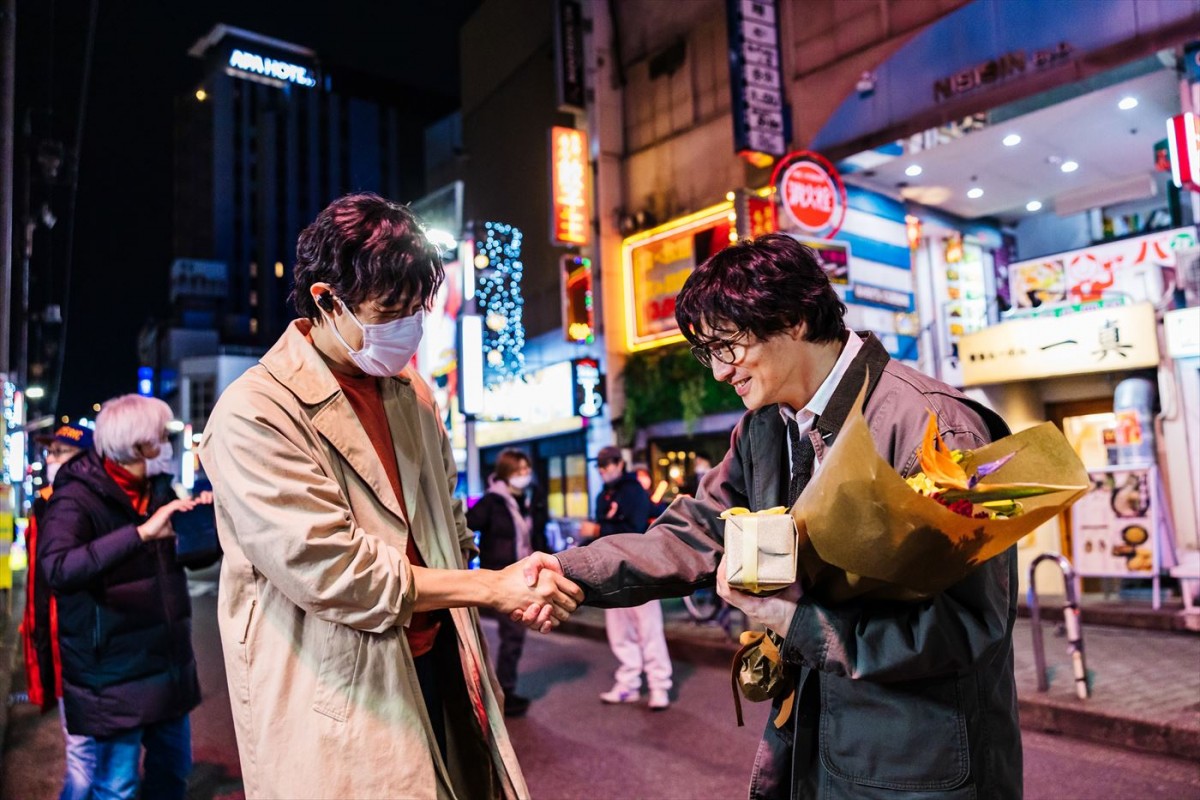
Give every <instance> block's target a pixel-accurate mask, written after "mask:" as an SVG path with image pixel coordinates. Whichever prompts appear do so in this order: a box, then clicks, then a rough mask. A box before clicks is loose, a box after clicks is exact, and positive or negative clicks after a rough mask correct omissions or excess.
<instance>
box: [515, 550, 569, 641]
mask: <svg viewBox="0 0 1200 800" xmlns="http://www.w3.org/2000/svg"><path fill="white" fill-rule="evenodd" d="M518 563H519V564H520V566H521V570H522V573H523V574H524V576H525V584H526V585H527V586H530V587H535V586H538V585H540V584H541V583H542V582H543V581H545V580H547V579H554V580H558V581H560V582H563V583H566V584H569V585H570V586H571V587H573V588H574V589H575V591H577V592H578V595H572V596H573V597H575V599H577V600H578V601H579V602H583V590H582V589H580V588H579V587H578V586H576V585H575V584H574V583H573V582H571V581H569V580H567V579H566V577H564V576H563V568H562V564H560V563H559V562H558V559H557V558H555V557H554V556H552V555H550V554H549V553H540V552H539V553H534V554H533V555H530V556H528V557H526V558H525V559H524V560H523V561H520V562H518ZM554 611H555V609H554V607H553V606H552V605H550V604H543V603H530V604H529V606H527V607H526V608H525V609H524V610H522V609H519V608H518V609H516V610H515V611H513V612H512V614H511V615H510V617H511V619H512V621H513V622H520V623H523V624H524V625H525V626H526V627H529V628H532V629H533V630H536V631H540V632H542V633H549V632H550V629H551V628H553V627H554V626H556V625H558V623H559V621H560V620H559V619H558V618H556V615H555V613H554Z"/></svg>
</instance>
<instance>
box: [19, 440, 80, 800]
mask: <svg viewBox="0 0 1200 800" xmlns="http://www.w3.org/2000/svg"><path fill="white" fill-rule="evenodd" d="M38 444H40V445H42V446H43V447H45V448H46V457H45V464H46V471H45V476H46V477H45V484H44V485H43V486H42V487H41V488H40V489H39V490H38V492H37V495H36V496H35V498H34V501H33V513H32V515H31V516H30V519H29V527H28V528H26V529H25V548H26V552H27V554H28V558H29V564H28V570H27V575H26V579H25V612H24V615H23V616H22V619H21V637H22V642H23V645H24V647H23V651H24V653H25V679H26V687H27V691H28V693H29V702H30V703H33V704H34V705H36V706H40V707H41V708H42V710H43V711H49V710H50V709H53V708H55V707H56V704H57V708H58V713H59V717H60V719H61V720H62V726H63V734H64V739H65V741H66V751H67V752H66V765H67V768H66V774H65V776H64V779H63V790H62V794H61V795H60V800H75V798H81V799H82V798H86V797H87V796H88V792H89V779H90V775H91V768H90V765H91V763H92V762H93V760H94V759H93V758H92V756H91V753H90V752H89V750H88V747H87V741H86V739H84V738H83V737H78V736H72V735H71V734H70V733H69V732H68V731H67V718H66V715H65V713H64V712H63V703H62V658H61V653H60V651H59V646H58V602H57V601H56V600H55V599H54V594H53V592H51V591H50V584H49V583H48V582H47V581H46V580H45V577H44V576H43V575H42V571H41V563H42V562H41V559H40V558H39V537H38V531H39V530H40V529H42V528H43V527H44V522H43V518H44V517H45V513H46V506H47V505H48V504H49V502H50V496H51V495H52V494H53V492H54V478H55V477H56V476H57V475H58V470H59V468H60V467H62V465H63V464H66V463H67V462H68V461H70V460H71V459H73V458H75V457H76V456H78V455H79V454H81V453H83V452H85V451H88V450H91V449H92V431H91V429H90V428H87V427H86V426H83V425H75V424H72V423H66V424H63V425H62V426H60V427H59V428H58V429H56V430H55V431H54V433H53V434H51V435H50V436H49V437H47V438H45V439H39V440H38Z"/></svg>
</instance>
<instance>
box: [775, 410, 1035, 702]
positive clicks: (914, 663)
mask: <svg viewBox="0 0 1200 800" xmlns="http://www.w3.org/2000/svg"><path fill="white" fill-rule="evenodd" d="M942 435H943V438H944V439H945V440H946V443H947V444H948V445H950V447H951V448H962V449H973V448H976V447H980V446H981V445H983V444H984V443H986V442H987V439H986V438H984V437H982V436H980V435H979V434H977V433H976V432H975V431H974V430H971V428H970V426H968V427H961V428H957V429H950V430H949V431H947V432H944V433H943V434H942ZM1015 563H1016V556H1015V554H1014V552H1013V551H1012V550H1009V552H1007V553H1005V554H1004V555H1002V556H998V557H997V558H993V559H992V560H991V561H988V562H987V563H985V564H983V565H982V566H980V567H979V568H978V569H976V570H975V571H974V572H972V573H971V574H970V575H968V576H967V577H966V578H965V579H964V580H962V581H960V582H959V583H957V584H955V585H954V586H952V587H950V588H949V589H947V590H946V591H944V592H942V593H941V594H939V595H937V596H935V597H933V598H930V599H928V600H925V601H922V602H918V603H904V602H897V601H880V600H874V601H872V600H865V601H857V602H851V603H846V604H841V605H838V606H832V607H831V606H826V605H823V604H822V603H821V602H820V601H818V600H816V599H814V598H811V597H804V598H801V600H800V603H799V605H798V607H797V609H796V614H795V616H794V617H793V618H792V625H791V628H790V629H789V630H788V632H787V637H786V639H785V641H784V646H783V648H782V653H783V657H784V658H785V659H786V660H788V661H790V662H792V663H797V664H799V663H805V664H808V665H809V666H812V667H815V668H817V669H820V670H823V671H825V672H830V673H833V674H835V675H838V676H841V677H846V678H857V679H862V680H870V681H879V682H885V681H903V680H911V679H914V678H930V677H937V676H940V675H947V674H952V673H954V672H958V671H961V670H964V669H969V668H971V667H972V665H974V664H976V663H978V662H979V661H981V660H985V659H987V658H989V657H990V656H991V654H992V653H993V652H994V651H995V648H997V647H998V646H1000V645H1001V644H1003V642H1004V639H1005V637H1006V636H1007V632H1008V627H1009V625H1010V624H1011V619H1012V618H1013V616H1014V615H1015V599H1016V595H1015V580H1016V577H1015V576H1016V566H1015Z"/></svg>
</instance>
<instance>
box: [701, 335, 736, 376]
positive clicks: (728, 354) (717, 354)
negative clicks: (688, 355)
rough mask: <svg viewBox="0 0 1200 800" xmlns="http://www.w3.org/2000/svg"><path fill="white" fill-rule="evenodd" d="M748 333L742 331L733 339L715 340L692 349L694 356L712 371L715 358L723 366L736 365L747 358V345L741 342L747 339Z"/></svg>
mask: <svg viewBox="0 0 1200 800" xmlns="http://www.w3.org/2000/svg"><path fill="white" fill-rule="evenodd" d="M745 336H746V331H741V332H739V333H738V334H736V335H735V336H734V337H733V338H732V339H713V340H712V341H710V342H706V343H705V344H698V345H695V346H694V347H693V348H692V355H694V356H695V357H696V360H697V361H699V362H700V363H701V364H703V365H704V366H705V367H707V368H708V369H712V362H713V359H714V358H715V359H716V360H717V361H720V362H721V363H722V364H736V363H738V362H739V361H741V360H742V359H743V358H744V357H745V356H746V345H745V344H744V343H743V342H741V341H739V340H740V339H743V338H745Z"/></svg>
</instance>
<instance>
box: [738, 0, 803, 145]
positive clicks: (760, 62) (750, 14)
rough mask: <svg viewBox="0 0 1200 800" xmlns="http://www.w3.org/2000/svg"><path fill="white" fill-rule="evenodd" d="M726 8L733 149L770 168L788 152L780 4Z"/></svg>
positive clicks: (750, 0) (757, 0) (758, 1)
mask: <svg viewBox="0 0 1200 800" xmlns="http://www.w3.org/2000/svg"><path fill="white" fill-rule="evenodd" d="M726 9H727V11H728V15H729V86H730V91H731V93H732V99H733V140H734V149H736V150H737V152H738V155H740V156H742V157H743V158H745V159H746V160H747V161H749V162H750V163H752V164H754V165H755V166H760V167H761V166H766V165H768V164H770V163H771V162H772V161H773V160H774V159H775V158H778V157H779V156H782V155H783V154H784V153H786V152H787V138H788V136H787V127H788V126H787V124H786V121H785V116H786V114H785V110H784V103H783V65H782V62H781V60H780V53H779V0H726Z"/></svg>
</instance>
